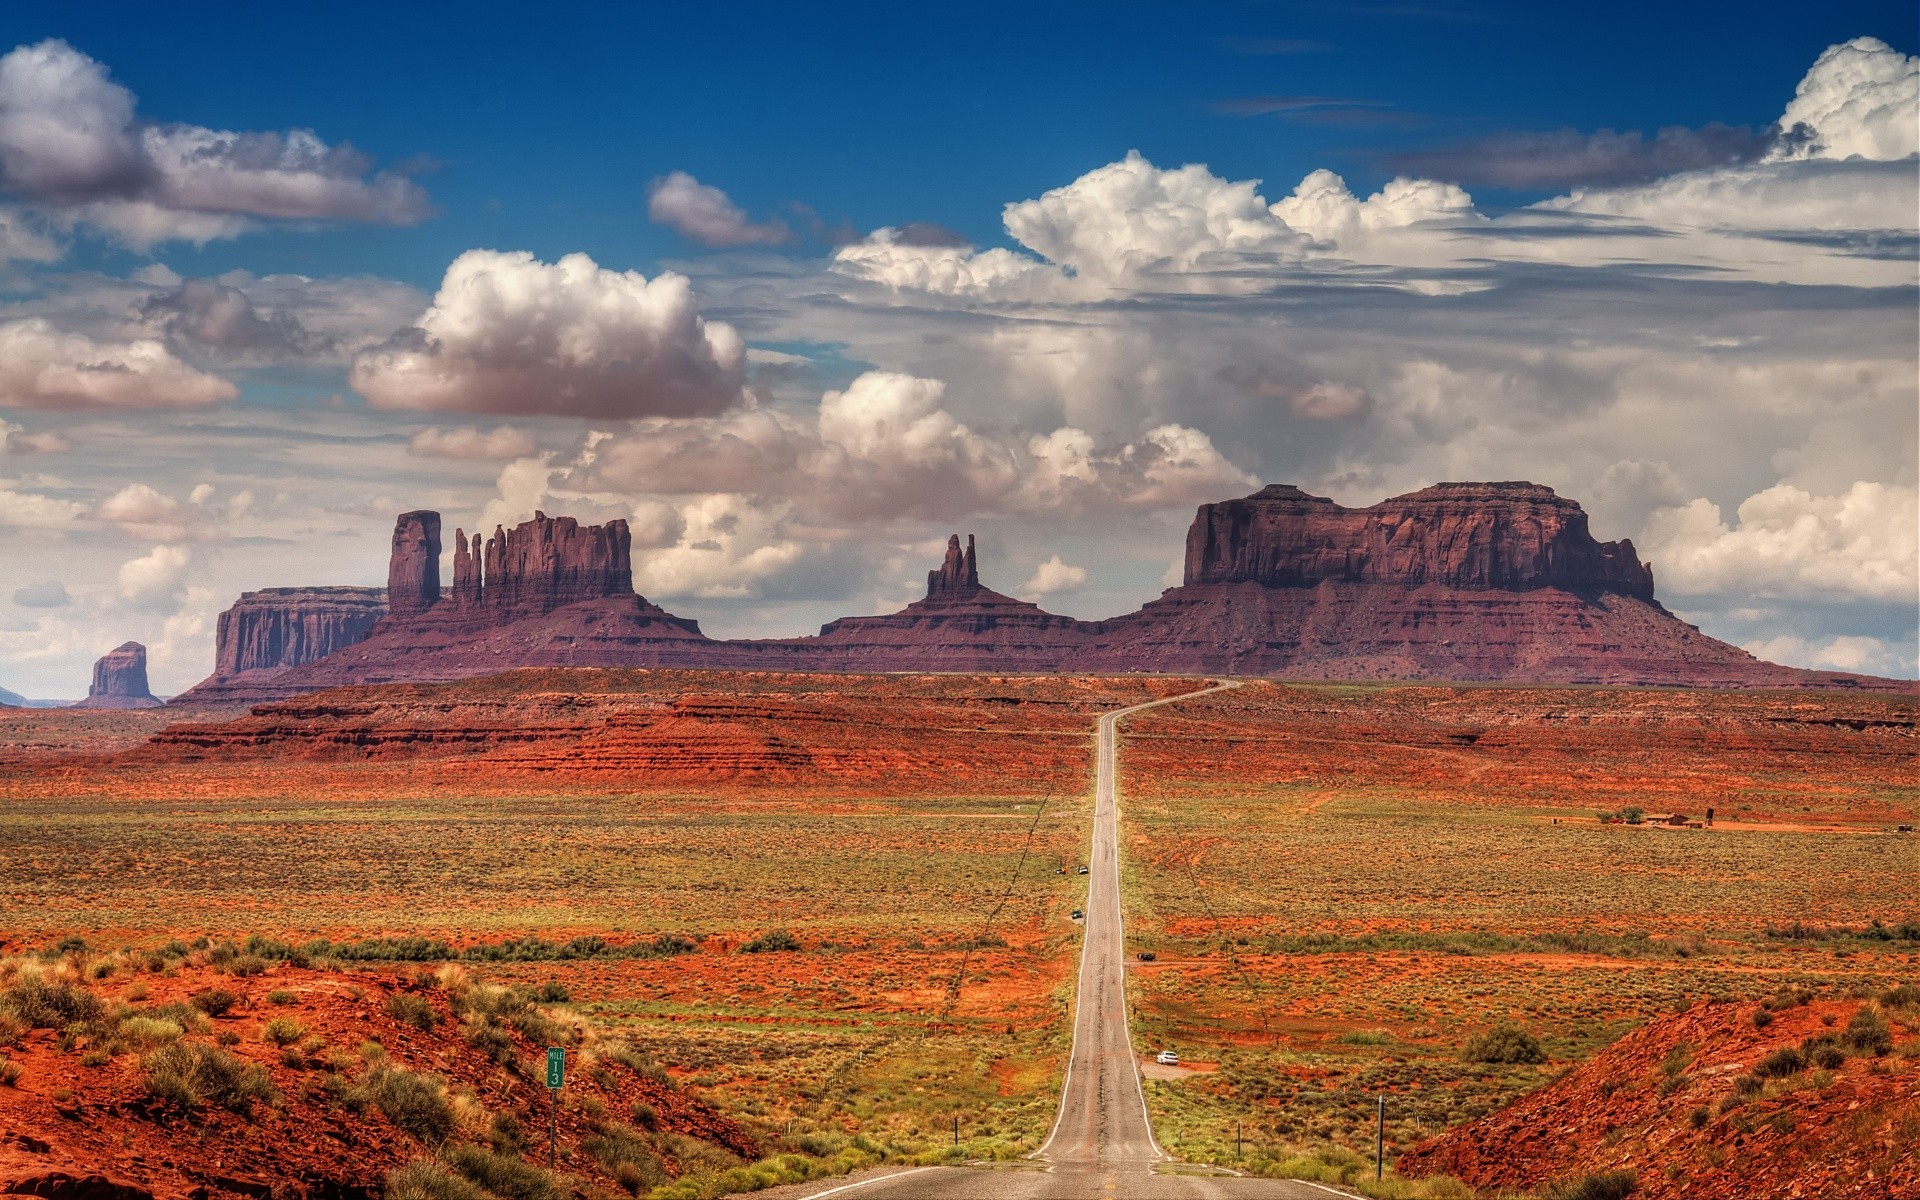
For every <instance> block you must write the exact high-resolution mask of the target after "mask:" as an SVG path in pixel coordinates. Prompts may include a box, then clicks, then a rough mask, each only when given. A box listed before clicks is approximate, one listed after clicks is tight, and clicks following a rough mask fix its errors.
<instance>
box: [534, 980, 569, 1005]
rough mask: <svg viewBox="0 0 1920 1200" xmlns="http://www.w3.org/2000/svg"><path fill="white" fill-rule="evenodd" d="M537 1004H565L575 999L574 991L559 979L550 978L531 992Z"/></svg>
mask: <svg viewBox="0 0 1920 1200" xmlns="http://www.w3.org/2000/svg"><path fill="white" fill-rule="evenodd" d="M531 995H532V998H533V1001H534V1002H535V1003H536V1004H565V1003H567V1002H568V1001H570V1000H572V999H573V993H572V992H569V991H568V990H567V986H566V985H565V984H563V983H561V982H560V981H559V980H558V979H549V980H547V981H546V982H545V983H543V984H541V985H540V986H539V987H537V988H534V989H533V992H532V993H531Z"/></svg>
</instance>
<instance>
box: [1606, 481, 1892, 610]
mask: <svg viewBox="0 0 1920 1200" xmlns="http://www.w3.org/2000/svg"><path fill="white" fill-rule="evenodd" d="M1917 506H1920V492H1916V491H1915V489H1913V488H1911V487H1891V486H1888V485H1885V484H1880V483H1869V482H1860V483H1856V484H1854V485H1853V486H1852V487H1851V488H1849V489H1848V490H1847V491H1846V492H1845V493H1843V494H1841V495H1837V496H1816V495H1812V494H1810V493H1808V492H1805V491H1803V490H1801V489H1800V488H1797V487H1794V486H1793V485H1792V484H1787V483H1781V484H1776V485H1774V486H1773V487H1770V488H1768V489H1766V490H1765V491H1763V492H1759V493H1757V494H1755V495H1753V496H1749V497H1748V498H1747V499H1746V500H1744V501H1742V502H1741V504H1740V510H1739V515H1738V520H1737V521H1736V522H1735V523H1734V524H1731V525H1730V524H1728V523H1727V521H1726V520H1725V519H1724V518H1723V517H1722V515H1721V512H1720V508H1719V506H1718V505H1716V504H1713V503H1711V502H1709V501H1707V500H1694V501H1691V502H1689V503H1687V504H1685V505H1682V506H1678V507H1673V508H1666V509H1662V510H1660V511H1658V512H1656V513H1654V514H1653V516H1652V517H1651V518H1650V519H1649V521H1648V523H1647V536H1646V545H1645V547H1644V552H1645V557H1646V558H1647V560H1648V561H1649V562H1651V563H1653V566H1654V577H1655V578H1656V579H1657V580H1659V582H1660V584H1661V586H1662V587H1663V588H1665V589H1668V590H1671V591H1675V592H1679V593H1682V594H1687V595H1746V596H1762V597H1789V598H1799V599H1813V600H1847V599H1861V600H1878V601H1895V602H1900V601H1904V602H1908V603H1912V602H1913V601H1914V599H1915V597H1916V596H1920V515H1917V513H1920V507H1917Z"/></svg>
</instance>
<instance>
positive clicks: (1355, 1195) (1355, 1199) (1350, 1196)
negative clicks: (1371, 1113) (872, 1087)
mask: <svg viewBox="0 0 1920 1200" xmlns="http://www.w3.org/2000/svg"><path fill="white" fill-rule="evenodd" d="M1287 1182H1288V1183H1298V1184H1303V1185H1305V1186H1307V1187H1310V1188H1319V1189H1320V1190H1321V1191H1323V1192H1326V1193H1328V1194H1330V1195H1334V1196H1345V1197H1347V1200H1367V1198H1366V1197H1365V1196H1362V1195H1361V1194H1360V1193H1359V1192H1343V1191H1341V1190H1340V1189H1339V1188H1336V1187H1328V1186H1327V1185H1326V1184H1324V1183H1315V1182H1314V1181H1313V1180H1311V1179H1289V1180H1287ZM824 1194H825V1193H822V1195H824Z"/></svg>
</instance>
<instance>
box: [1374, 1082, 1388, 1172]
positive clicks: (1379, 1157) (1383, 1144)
mask: <svg viewBox="0 0 1920 1200" xmlns="http://www.w3.org/2000/svg"><path fill="white" fill-rule="evenodd" d="M1386 1169H1387V1097H1386V1094H1385V1093H1384V1092H1383V1093H1381V1096H1380V1108H1379V1115H1378V1118H1377V1120H1376V1122H1375V1124H1374V1127H1373V1177H1374V1178H1375V1179H1379V1178H1380V1177H1381V1176H1382V1175H1384V1174H1385V1173H1386Z"/></svg>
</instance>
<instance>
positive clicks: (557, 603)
mask: <svg viewBox="0 0 1920 1200" xmlns="http://www.w3.org/2000/svg"><path fill="white" fill-rule="evenodd" d="M433 515H434V518H435V520H436V522H437V521H438V519H439V514H437V513H435V514H433ZM397 536H398V535H397V534H396V538H397ZM395 546H396V553H397V552H398V542H397V541H396V543H395ZM632 547H633V538H632V536H631V535H630V534H629V533H628V532H627V523H626V522H625V521H609V522H607V523H606V524H605V525H582V524H580V523H579V522H578V521H575V520H574V519H573V518H572V517H557V518H556V517H549V516H548V515H547V514H545V513H543V512H536V513H534V514H533V520H531V521H528V522H526V523H525V524H522V525H516V526H514V527H513V528H512V529H503V528H501V527H500V526H498V525H496V526H494V527H493V536H492V537H489V538H488V539H486V541H485V542H484V543H482V542H481V540H480V535H479V534H477V533H476V534H474V535H473V537H472V539H471V540H469V539H468V537H467V534H466V531H465V530H459V529H457V530H455V531H454V535H453V592H452V597H451V599H452V603H453V607H454V608H455V609H457V610H474V611H478V612H480V613H484V614H486V619H490V620H511V619H515V618H518V617H527V616H538V615H540V614H543V613H550V612H552V611H553V610H554V609H556V608H564V607H566V606H567V605H569V604H579V603H582V602H584V601H588V600H601V599H605V598H607V597H610V596H631V595H633V557H632V554H633V551H632ZM434 587H435V588H436V589H437V588H438V587H439V573H438V564H437V563H436V566H435V573H434ZM429 607H430V606H429Z"/></svg>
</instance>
